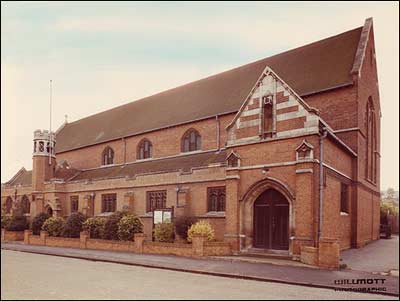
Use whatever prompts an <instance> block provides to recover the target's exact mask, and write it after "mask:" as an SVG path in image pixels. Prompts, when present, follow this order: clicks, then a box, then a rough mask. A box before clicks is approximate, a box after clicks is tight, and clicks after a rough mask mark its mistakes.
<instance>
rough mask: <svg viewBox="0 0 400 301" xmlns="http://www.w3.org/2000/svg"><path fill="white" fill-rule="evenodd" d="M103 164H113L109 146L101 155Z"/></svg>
mask: <svg viewBox="0 0 400 301" xmlns="http://www.w3.org/2000/svg"><path fill="white" fill-rule="evenodd" d="M102 158H103V159H102V160H103V165H108V164H113V163H114V151H113V149H112V148H111V147H109V146H107V147H106V148H105V149H104V151H103V155H102Z"/></svg>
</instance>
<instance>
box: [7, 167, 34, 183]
mask: <svg viewBox="0 0 400 301" xmlns="http://www.w3.org/2000/svg"><path fill="white" fill-rule="evenodd" d="M6 184H7V185H11V186H14V185H22V186H29V185H32V170H25V169H21V170H20V171H19V172H18V173H17V174H16V175H15V176H14V177H13V178H12V179H11V180H10V181H8V182H7V183H6Z"/></svg>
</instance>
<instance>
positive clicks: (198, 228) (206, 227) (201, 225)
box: [187, 220, 215, 242]
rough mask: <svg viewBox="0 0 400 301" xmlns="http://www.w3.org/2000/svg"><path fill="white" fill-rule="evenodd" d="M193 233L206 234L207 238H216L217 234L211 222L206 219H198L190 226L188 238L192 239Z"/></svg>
mask: <svg viewBox="0 0 400 301" xmlns="http://www.w3.org/2000/svg"><path fill="white" fill-rule="evenodd" d="M193 235H205V236H207V240H214V237H215V234H214V229H213V228H212V226H211V224H210V223H209V222H207V221H205V220H201V221H198V222H197V223H195V224H193V225H192V226H190V228H189V230H188V237H187V240H188V241H189V242H191V241H192V237H193Z"/></svg>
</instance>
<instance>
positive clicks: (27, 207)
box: [21, 195, 31, 214]
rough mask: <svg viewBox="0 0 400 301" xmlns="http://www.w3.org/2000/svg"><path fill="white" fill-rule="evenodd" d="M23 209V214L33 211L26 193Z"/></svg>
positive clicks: (23, 198)
mask: <svg viewBox="0 0 400 301" xmlns="http://www.w3.org/2000/svg"><path fill="white" fill-rule="evenodd" d="M21 209H22V214H29V213H30V212H31V203H30V202H29V198H28V197H27V196H26V195H24V196H23V197H22V200H21Z"/></svg>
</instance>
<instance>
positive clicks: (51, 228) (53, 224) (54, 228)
mask: <svg viewBox="0 0 400 301" xmlns="http://www.w3.org/2000/svg"><path fill="white" fill-rule="evenodd" d="M64 225H65V221H64V219H63V218H62V217H50V218H48V219H47V220H46V221H45V222H44V223H43V226H42V230H43V231H47V232H48V233H49V236H60V235H61V233H62V231H63V228H64Z"/></svg>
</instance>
